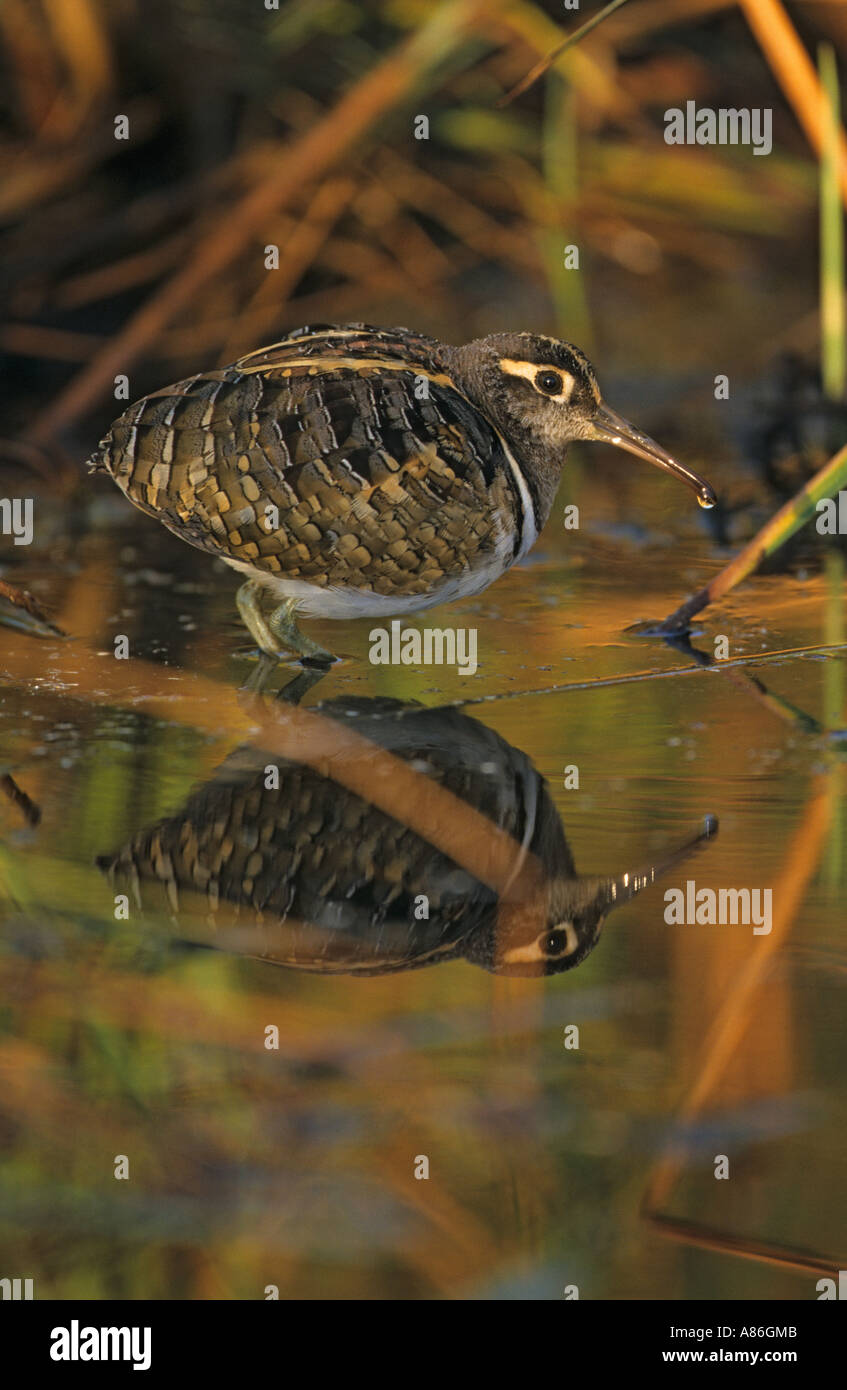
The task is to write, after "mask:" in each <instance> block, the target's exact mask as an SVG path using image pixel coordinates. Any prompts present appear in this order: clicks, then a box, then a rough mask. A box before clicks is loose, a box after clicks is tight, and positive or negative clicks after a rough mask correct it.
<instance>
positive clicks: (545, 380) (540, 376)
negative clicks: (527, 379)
mask: <svg viewBox="0 0 847 1390" xmlns="http://www.w3.org/2000/svg"><path fill="white" fill-rule="evenodd" d="M535 384H536V386H537V387H538V390H539V391H543V392H544V395H545V396H560V395H561V393H562V388H563V386H564V382H563V381H562V378H561V377H560V375H559V373H558V372H551V371H547V370H546V369H545V370H544V371H543V372H536V375H535Z"/></svg>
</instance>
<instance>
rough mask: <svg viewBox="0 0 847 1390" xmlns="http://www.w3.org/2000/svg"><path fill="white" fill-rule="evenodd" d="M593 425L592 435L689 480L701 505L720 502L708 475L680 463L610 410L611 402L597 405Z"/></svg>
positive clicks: (712, 504)
mask: <svg viewBox="0 0 847 1390" xmlns="http://www.w3.org/2000/svg"><path fill="white" fill-rule="evenodd" d="M592 425H593V433H592V435H591V436H590V438H592V439H596V440H599V441H602V442H603V443H606V444H616V445H617V446H618V448H619V449H626V450H628V452H629V453H630V454H635V455H636V456H637V457H638V458H640V459H646V460H647V462H648V463H655V465H656V467H657V468H663V469H664V470H665V472H666V473H670V474H672V476H673V477H674V478H679V479H680V481H681V482H683V483H686V484H687V485H688V487H690V488H691V490H692V492H693V493H694V494H695V496H696V498H697V501H698V502H699V503H700V506H701V507H713V506H714V505H715V503H716V502H717V500H718V499H717V496H716V494H715V491H714V488H713V487H711V485H710V484H709V483H707V482H706V481H705V479H704V478H699V477H698V476H697V474H696V473H692V472H691V469H690V468H686V467H685V464H684V463H679V462H678V460H677V459H675V458H672V457H671V455H670V454H667V453H665V450H664V449H663V448H662V447H661V445H660V444H657V443H656V441H655V439H651V438H650V436H649V434H642V433H641V430H637V429H636V428H635V426H634V425H631V424H630V423H629V421H628V420H625V419H624V417H623V416H622V415H618V413H617V411H616V410H610V409H609V407H608V406H607V405H605V404H601V405H600V406H598V408H597V412H596V414H595V415H594V418H593V420H592Z"/></svg>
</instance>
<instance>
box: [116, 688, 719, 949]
mask: <svg viewBox="0 0 847 1390" xmlns="http://www.w3.org/2000/svg"><path fill="white" fill-rule="evenodd" d="M263 707H264V709H265V710H266V711H268V710H270V714H268V715H266V718H265V722H264V724H263V727H262V736H261V744H262V746H261V748H260V747H259V746H252V745H251V746H250V747H241V748H239V749H238V750H237V751H236V752H235V753H233V754H232V756H231V757H230V758H228V759H227V760H226V762H224V763H223V764H222V766H221V767H220V768H219V769H218V772H217V773H216V775H215V777H214V778H213V779H212V780H211V781H210V782H208V783H206V784H205V785H203V786H202V787H200V788H199V790H197V791H196V792H195V793H194V794H193V795H192V796H191V797H190V798H189V800H188V801H187V802H186V803H185V805H184V806H183V807H182V808H181V810H179V811H178V812H177V813H176V814H174V815H171V816H168V817H166V818H165V819H163V820H160V821H158V822H157V823H156V824H155V825H153V826H151V827H148V828H147V829H144V830H141V831H140V832H139V833H138V834H136V835H135V836H134V837H133V838H132V839H131V840H130V841H129V842H128V843H127V844H126V845H124V846H123V847H122V848H120V849H119V850H118V851H117V852H116V853H114V854H109V855H104V856H102V857H101V858H100V859H98V864H99V865H100V867H101V868H102V869H104V870H106V871H108V872H109V874H110V875H111V876H112V879H113V882H114V883H115V885H116V886H117V885H119V884H124V885H126V886H127V887H128V888H129V889H130V893H131V895H132V897H133V898H134V900H135V902H136V903H137V904H138V905H139V906H140V907H141V908H142V910H143V911H145V912H150V911H153V912H155V913H156V915H159V916H160V915H161V914H162V912H163V911H164V912H165V913H166V915H167V916H169V917H170V920H171V925H172V928H175V930H176V932H177V934H178V935H179V936H180V937H181V938H183V939H184V940H189V941H195V942H202V943H203V944H206V945H209V946H216V947H219V948H222V949H225V950H229V951H234V952H237V953H239V954H242V955H247V956H254V957H258V958H260V959H262V960H265V961H268V962H272V963H275V964H278V965H285V966H289V967H292V968H296V969H300V970H312V971H319V972H325V973H330V974H349V975H364V976H372V975H383V974H387V973H390V972H396V971H401V970H412V969H416V968H418V967H420V966H425V965H435V964H437V963H438V962H441V961H448V960H457V959H462V960H466V961H470V962H472V963H473V964H475V965H480V966H483V967H484V968H485V969H486V970H491V971H494V972H495V973H497V974H503V975H524V976H532V975H552V974H557V973H559V972H560V971H563V970H570V969H571V968H572V967H573V966H576V965H579V963H580V962H581V961H582V960H584V959H585V957H586V956H587V955H588V954H589V952H590V951H591V950H592V949H593V948H594V946H595V945H596V943H597V940H598V938H599V936H600V931H601V928H602V926H603V922H604V921H605V918H606V916H607V914H608V913H609V912H610V911H611V910H612V908H615V907H617V906H619V905H620V904H622V903H625V902H629V901H630V899H632V898H634V897H635V896H636V894H638V893H640V892H641V891H642V889H645V888H647V887H649V886H650V885H651V884H652V883H653V882H654V881H655V880H656V878H657V877H658V876H659V875H660V874H662V873H664V872H665V871H667V870H668V869H670V868H671V867H672V866H674V865H676V864H679V863H680V862H681V861H682V860H683V859H685V858H686V857H687V856H688V855H689V854H691V853H692V852H693V851H694V850H695V849H697V848H698V847H699V846H701V845H702V844H704V843H705V842H706V841H707V840H708V839H709V838H711V837H712V836H713V835H714V833H715V831H716V829H717V822H716V821H715V820H714V819H713V818H712V817H707V818H706V820H705V822H704V826H703V828H702V830H701V831H700V833H699V834H697V835H695V836H693V837H692V838H691V839H689V840H688V841H687V842H686V843H685V844H683V845H681V846H679V847H678V848H676V849H675V850H672V851H670V852H669V853H667V854H666V855H665V856H663V857H662V858H661V859H659V860H658V861H657V862H656V863H653V864H649V865H647V866H645V867H642V868H640V869H637V870H632V869H630V870H629V871H627V872H623V873H621V874H619V875H616V876H610V877H601V878H593V877H583V876H581V875H579V874H578V873H577V871H576V867H575V865H574V861H573V857H572V855H571V852H570V849H569V848H568V843H567V840H566V839H565V835H564V831H563V828H562V824H561V821H560V819H559V816H558V814H557V812H556V809H555V806H554V804H553V801H552V798H551V795H550V790H549V787H548V785H547V783H546V782H545V781H544V779H543V778H542V777H541V776H540V775H539V774H538V772H536V770H535V768H534V767H533V766H532V764H531V762H530V760H529V759H528V758H527V756H526V755H525V754H524V753H522V752H520V750H519V749H517V748H513V747H512V746H511V745H510V744H508V743H506V742H505V741H504V740H503V739H502V738H500V737H499V736H498V735H497V734H496V733H494V732H493V731H492V730H491V729H489V728H486V726H485V725H483V724H481V723H479V722H478V721H477V720H475V719H472V718H470V717H469V716H468V715H466V714H463V713H461V712H460V711H459V710H458V709H454V708H441V709H427V708H425V707H423V706H420V705H417V704H408V703H404V702H400V701H396V700H390V699H365V698H360V699H352V698H344V699H340V700H333V701H329V702H327V703H325V704H323V705H319V706H316V707H314V708H310V709H301V708H298V707H297V706H296V705H294V704H291V703H288V704H287V703H279V702H270V703H268V702H263ZM268 747H272V749H273V751H272V752H269V751H267V750H268Z"/></svg>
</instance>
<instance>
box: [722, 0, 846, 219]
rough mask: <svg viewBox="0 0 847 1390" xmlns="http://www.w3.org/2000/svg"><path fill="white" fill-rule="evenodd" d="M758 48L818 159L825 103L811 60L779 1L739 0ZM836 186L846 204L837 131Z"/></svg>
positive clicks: (843, 147) (843, 156)
mask: <svg viewBox="0 0 847 1390" xmlns="http://www.w3.org/2000/svg"><path fill="white" fill-rule="evenodd" d="M741 8H742V9H743V11H744V14H745V15H746V18H747V23H748V24H749V25H750V28H751V29H752V31H753V33H754V35H755V37H756V39H757V41H758V43H759V46H760V47H761V49H762V52H763V53H764V55H765V57H766V58H767V60H768V62H769V63H770V66H771V68H772V70H773V73H774V76H775V77H776V79H777V81H778V82H779V85H780V86H781V87H782V90H783V91H784V93H785V95H786V97H787V98H788V101H789V102H790V103H791V106H792V107H793V109H794V114H795V115H796V117H797V120H798V121H799V122H800V125H801V126H802V127H803V130H804V131H805V133H806V137H807V139H808V141H809V143H810V145H811V146H812V149H813V150H814V151H815V154H816V155H817V156H818V157H819V158H820V156H821V155H822V153H823V150H824V145H825V140H826V122H827V110H828V102H827V99H826V94H825V93H824V90H823V88H822V86H821V84H820V81H819V79H818V75H817V73H816V72H815V69H814V65H813V63H812V60H811V58H810V57H809V55H808V53H807V52H806V50H805V48H804V47H803V45H802V43H801V42H800V39H799V38H798V36H797V31H796V29H795V28H794V25H793V24H792V23H791V20H790V19H789V17H788V15H787V14H786V12H785V9H784V8H783V5H782V4H781V0H741ZM838 184H839V188H840V190H841V197H842V198H843V200H844V202H845V204H847V139H845V136H844V130H843V127H842V128H841V129H840V130H839V132H838Z"/></svg>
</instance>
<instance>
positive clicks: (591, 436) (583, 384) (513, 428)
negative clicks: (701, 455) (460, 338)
mask: <svg viewBox="0 0 847 1390" xmlns="http://www.w3.org/2000/svg"><path fill="white" fill-rule="evenodd" d="M449 352H450V363H451V367H452V370H453V373H454V375H455V377H456V381H457V384H458V385H459V387H460V389H461V390H462V391H463V392H464V393H465V394H466V395H467V397H468V399H469V400H471V401H472V402H473V404H474V405H475V406H476V407H477V408H478V409H479V410H481V411H482V412H483V414H485V415H486V416H487V417H488V419H490V420H491V422H492V423H493V424H494V425H495V426H496V427H497V428H498V429H499V430H500V432H501V433H502V435H503V436H504V438H505V439H506V441H507V443H509V444H510V445H511V446H513V447H514V448H515V449H516V451H517V453H518V455H519V458H520V461H521V462H522V463H524V464H527V463H528V464H529V465H530V466H531V465H532V464H533V463H536V464H537V465H539V466H540V467H541V468H542V469H545V470H547V471H548V473H549V472H550V471H551V470H552V471H553V472H556V471H557V470H560V469H561V465H562V462H563V461H564V456H565V452H566V449H567V446H568V444H570V443H571V442H572V441H574V440H599V441H600V442H602V443H606V444H615V445H617V446H618V448H621V449H626V450H628V451H629V453H631V454H635V455H636V456H637V457H638V458H642V459H646V460H647V462H648V463H653V464H655V465H656V466H657V467H658V468H662V469H664V471H665V472H666V473H670V474H672V475H673V477H675V478H679V479H680V481H682V482H684V483H686V484H687V486H688V487H690V488H691V489H692V491H693V492H694V493H695V495H696V497H697V500H698V502H699V503H700V505H701V506H702V507H713V506H714V504H715V502H716V500H717V499H716V496H715V493H714V491H713V489H712V488H711V486H710V485H709V483H707V482H706V481H705V480H704V479H703V478H700V477H698V476H697V474H696V473H693V472H692V471H691V469H689V468H687V467H686V466H685V464H682V463H679V462H678V460H677V459H675V458H672V457H671V455H670V454H668V453H666V452H665V450H664V449H663V448H662V447H661V445H659V444H657V443H656V442H655V440H653V439H651V438H650V437H649V435H646V434H642V432H641V430H639V429H636V427H635V426H634V425H631V424H630V423H629V421H628V420H625V419H624V418H623V416H621V415H618V414H617V412H616V411H614V410H611V409H610V408H609V406H607V405H606V404H605V402H604V401H603V398H602V396H601V395H600V387H599V386H598V385H597V377H596V376H595V374H594V368H593V367H592V365H591V363H590V362H589V360H588V358H587V357H586V356H585V354H584V353H583V352H581V351H580V349H579V348H578V347H574V345H573V343H563V342H559V341H558V339H556V338H545V337H542V336H540V335H539V334H535V333H497V334H493V335H492V336H491V337H488V338H477V339H476V340H475V341H474V342H471V343H467V344H465V346H464V347H457V348H451V349H450V350H449ZM546 481H547V483H548V486H547V488H546V489H545V490H546V491H547V492H549V491H550V487H551V486H552V489H553V492H555V486H553V483H554V481H555V482H558V477H557V476H556V477H555V480H554V479H553V478H550V477H548V478H547V480H546ZM549 501H550V503H552V493H551V494H550V497H549Z"/></svg>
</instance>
